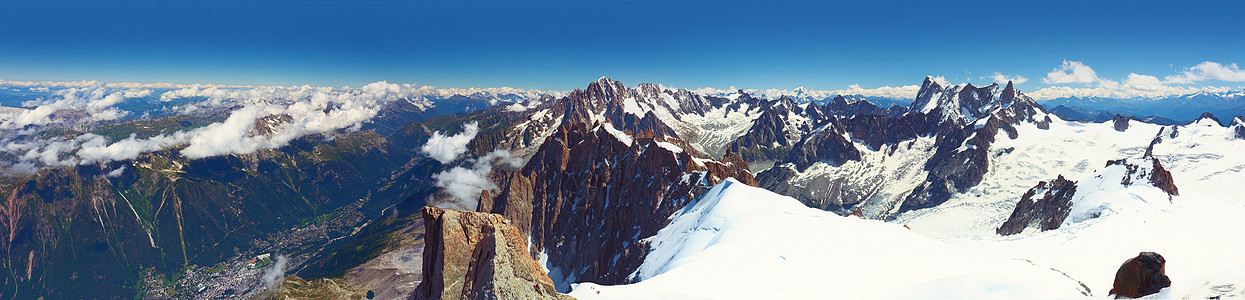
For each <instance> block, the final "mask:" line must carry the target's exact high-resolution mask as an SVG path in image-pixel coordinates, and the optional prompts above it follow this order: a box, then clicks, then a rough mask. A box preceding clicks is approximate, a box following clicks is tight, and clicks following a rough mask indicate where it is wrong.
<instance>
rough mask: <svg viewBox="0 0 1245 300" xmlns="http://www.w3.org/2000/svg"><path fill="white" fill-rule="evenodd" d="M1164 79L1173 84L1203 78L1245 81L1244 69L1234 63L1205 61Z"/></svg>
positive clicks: (1186, 82)
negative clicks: (1224, 63) (1225, 63)
mask: <svg viewBox="0 0 1245 300" xmlns="http://www.w3.org/2000/svg"><path fill="white" fill-rule="evenodd" d="M1164 80H1165V81H1167V82H1169V83H1175V84H1190V83H1194V82H1197V81H1204V80H1219V81H1231V82H1245V71H1242V70H1241V68H1240V67H1237V65H1236V64H1229V65H1223V64H1220V63H1217V62H1210V61H1205V62H1202V63H1200V64H1197V65H1196V66H1192V67H1189V68H1188V69H1185V70H1184V72H1183V73H1181V74H1177V75H1171V76H1167V77H1165V78H1164Z"/></svg>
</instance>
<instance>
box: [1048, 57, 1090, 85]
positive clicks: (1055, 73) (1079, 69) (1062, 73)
mask: <svg viewBox="0 0 1245 300" xmlns="http://www.w3.org/2000/svg"><path fill="white" fill-rule="evenodd" d="M1095 81H1098V74H1097V73H1095V72H1094V69H1093V68H1090V67H1089V66H1087V65H1085V64H1084V63H1081V62H1079V61H1067V60H1065V61H1063V64H1062V65H1060V66H1059V67H1058V68H1055V69H1054V70H1052V71H1050V73H1047V74H1046V78H1043V79H1042V82H1044V83H1048V84H1062V83H1092V82H1095Z"/></svg>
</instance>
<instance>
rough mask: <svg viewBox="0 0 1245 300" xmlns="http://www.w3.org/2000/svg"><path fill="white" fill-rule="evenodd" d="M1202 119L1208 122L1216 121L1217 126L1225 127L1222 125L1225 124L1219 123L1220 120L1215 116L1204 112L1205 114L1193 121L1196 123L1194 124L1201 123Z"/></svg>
mask: <svg viewBox="0 0 1245 300" xmlns="http://www.w3.org/2000/svg"><path fill="white" fill-rule="evenodd" d="M1202 119H1207V120H1211V121H1215V124H1220V126H1223V125H1222V124H1223V122H1220V121H1219V118H1216V117H1215V115H1214V114H1211V113H1208V112H1204V113H1202V115H1200V116H1197V119H1194V120H1193V122H1194V123H1197V121H1201V120H1202Z"/></svg>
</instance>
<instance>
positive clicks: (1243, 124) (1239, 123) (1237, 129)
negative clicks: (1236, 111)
mask: <svg viewBox="0 0 1245 300" xmlns="http://www.w3.org/2000/svg"><path fill="white" fill-rule="evenodd" d="M1229 128H1232V132H1233V134H1234V135H1235V136H1236V138H1237V139H1242V140H1245V118H1242V117H1236V118H1233V119H1232V125H1231V126H1229Z"/></svg>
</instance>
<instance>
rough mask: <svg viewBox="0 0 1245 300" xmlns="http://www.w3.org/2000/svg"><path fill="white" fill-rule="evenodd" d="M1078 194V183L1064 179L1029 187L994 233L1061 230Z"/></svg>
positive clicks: (1007, 233)
mask: <svg viewBox="0 0 1245 300" xmlns="http://www.w3.org/2000/svg"><path fill="white" fill-rule="evenodd" d="M1075 194H1076V182H1075V181H1071V180H1067V179H1064V178H1063V175H1059V178H1056V179H1055V180H1051V181H1050V182H1046V181H1042V182H1039V183H1038V184H1037V186H1034V187H1033V188H1030V189H1029V191H1027V192H1025V194H1024V195H1023V196H1021V197H1020V202H1017V203H1016V209H1014V210H1012V215H1011V217H1008V218H1007V221H1004V222H1003V225H1002V226H999V228H998V229H996V230H995V232H996V233H998V234H999V235H1013V234H1017V233H1020V232H1021V231H1024V230H1025V228H1028V227H1035V228H1038V229H1039V230H1042V231H1046V230H1051V229H1055V228H1059V225H1061V224H1063V220H1064V219H1067V218H1068V213H1069V212H1071V209H1072V196H1073V195H1075Z"/></svg>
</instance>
